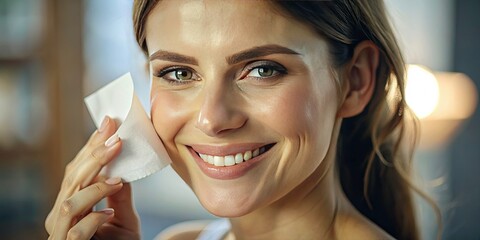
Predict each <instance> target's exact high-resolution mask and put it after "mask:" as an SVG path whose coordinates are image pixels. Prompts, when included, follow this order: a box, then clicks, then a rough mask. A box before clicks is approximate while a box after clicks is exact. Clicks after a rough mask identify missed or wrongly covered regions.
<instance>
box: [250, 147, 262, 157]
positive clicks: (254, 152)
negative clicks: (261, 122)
mask: <svg viewBox="0 0 480 240" xmlns="http://www.w3.org/2000/svg"><path fill="white" fill-rule="evenodd" d="M258 154H260V149H258V148H257V149H255V150H253V153H252V157H256V156H258Z"/></svg>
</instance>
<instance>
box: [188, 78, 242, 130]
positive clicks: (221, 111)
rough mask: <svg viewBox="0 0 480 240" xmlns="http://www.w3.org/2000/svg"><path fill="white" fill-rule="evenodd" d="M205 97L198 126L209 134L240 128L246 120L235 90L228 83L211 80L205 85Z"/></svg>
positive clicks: (198, 118)
mask: <svg viewBox="0 0 480 240" xmlns="http://www.w3.org/2000/svg"><path fill="white" fill-rule="evenodd" d="M203 91H204V92H203V99H202V100H201V105H200V109H199V112H198V117H197V122H196V127H197V128H198V129H200V130H202V131H203V132H204V133H205V134H207V135H209V136H217V135H218V134H220V133H224V132H226V131H232V130H234V129H238V128H240V127H242V126H243V125H244V123H245V122H246V117H245V115H244V114H243V113H242V112H241V110H240V109H238V101H236V99H237V98H236V96H235V93H234V91H232V89H231V88H230V86H228V84H226V83H222V82H218V81H217V82H210V84H207V85H204V90H203Z"/></svg>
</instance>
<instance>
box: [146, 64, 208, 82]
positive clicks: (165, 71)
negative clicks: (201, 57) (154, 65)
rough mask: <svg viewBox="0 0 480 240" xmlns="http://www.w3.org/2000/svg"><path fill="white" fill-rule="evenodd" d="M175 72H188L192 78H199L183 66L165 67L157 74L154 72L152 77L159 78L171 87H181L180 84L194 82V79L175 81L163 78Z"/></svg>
mask: <svg viewBox="0 0 480 240" xmlns="http://www.w3.org/2000/svg"><path fill="white" fill-rule="evenodd" d="M175 71H189V72H191V73H192V76H196V78H199V77H198V75H197V74H195V71H194V70H193V69H191V68H189V67H185V66H170V67H166V68H163V69H161V70H159V71H157V72H155V73H154V74H153V75H154V76H155V77H158V78H161V79H163V80H164V81H166V82H167V83H169V84H172V85H182V84H188V83H189V82H191V81H196V80H195V79H191V80H175V79H168V78H165V75H167V74H169V73H173V72H175Z"/></svg>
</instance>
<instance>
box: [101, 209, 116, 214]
mask: <svg viewBox="0 0 480 240" xmlns="http://www.w3.org/2000/svg"><path fill="white" fill-rule="evenodd" d="M102 212H104V213H105V214H107V215H112V214H113V213H114V212H115V210H113V208H105V209H103V210H102Z"/></svg>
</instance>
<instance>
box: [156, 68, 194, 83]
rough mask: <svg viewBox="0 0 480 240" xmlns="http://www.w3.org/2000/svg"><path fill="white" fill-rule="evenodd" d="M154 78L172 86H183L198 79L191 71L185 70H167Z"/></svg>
mask: <svg viewBox="0 0 480 240" xmlns="http://www.w3.org/2000/svg"><path fill="white" fill-rule="evenodd" d="M155 76H156V77H159V78H162V79H164V80H166V81H167V82H169V83H172V84H184V83H188V82H191V81H196V80H198V79H199V77H198V76H197V75H196V74H195V73H194V72H193V71H192V70H190V69H187V68H167V69H163V70H161V71H160V72H159V73H158V74H155Z"/></svg>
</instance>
